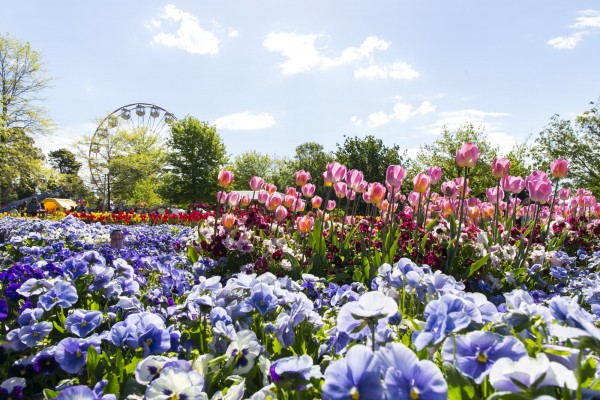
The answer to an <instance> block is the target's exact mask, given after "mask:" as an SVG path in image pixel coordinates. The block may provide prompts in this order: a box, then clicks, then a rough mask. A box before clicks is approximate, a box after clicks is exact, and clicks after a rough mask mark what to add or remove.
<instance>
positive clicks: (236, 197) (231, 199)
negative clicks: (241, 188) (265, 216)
mask: <svg viewBox="0 0 600 400" xmlns="http://www.w3.org/2000/svg"><path fill="white" fill-rule="evenodd" d="M240 198H241V196H240V194H239V193H237V192H230V193H229V194H228V195H227V203H228V204H229V205H230V206H231V207H236V206H237V205H238V203H239V202H240Z"/></svg>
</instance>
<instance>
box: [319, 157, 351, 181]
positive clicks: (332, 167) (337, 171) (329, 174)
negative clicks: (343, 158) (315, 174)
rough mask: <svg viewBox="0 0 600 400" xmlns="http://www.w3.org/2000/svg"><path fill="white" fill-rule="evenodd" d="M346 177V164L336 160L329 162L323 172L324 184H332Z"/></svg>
mask: <svg viewBox="0 0 600 400" xmlns="http://www.w3.org/2000/svg"><path fill="white" fill-rule="evenodd" d="M345 177H346V166H345V165H342V164H340V163H339V162H337V161H333V162H330V163H329V164H327V166H326V171H325V172H323V180H324V181H325V186H333V185H335V184H336V183H338V182H339V181H341V180H343V179H344V178H345Z"/></svg>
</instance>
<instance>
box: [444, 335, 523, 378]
mask: <svg viewBox="0 0 600 400" xmlns="http://www.w3.org/2000/svg"><path fill="white" fill-rule="evenodd" d="M525 355H527V349H526V348H525V345H524V344H523V343H521V342H520V341H519V340H518V339H516V338H515V337H513V336H501V335H497V334H495V333H492V332H482V331H475V332H469V333H467V334H466V335H456V336H455V337H454V338H453V339H447V340H446V341H445V342H444V345H443V347H442V358H443V359H444V361H447V362H450V363H455V364H456V367H457V368H458V370H459V371H461V372H462V373H463V374H465V375H466V376H468V377H470V378H472V379H473V380H475V382H477V383H479V384H481V383H482V382H483V380H484V378H485V377H486V376H487V375H488V374H489V372H490V369H491V368H492V365H494V363H495V362H496V361H498V360H499V359H501V358H503V357H507V358H510V359H511V360H513V361H517V360H518V359H520V358H521V357H523V356H525Z"/></svg>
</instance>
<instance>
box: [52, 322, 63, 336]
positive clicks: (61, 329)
mask: <svg viewBox="0 0 600 400" xmlns="http://www.w3.org/2000/svg"><path fill="white" fill-rule="evenodd" d="M52 325H53V326H54V329H56V330H57V331H59V332H60V333H65V328H63V327H62V326H60V325H59V324H58V323H57V322H56V321H52Z"/></svg>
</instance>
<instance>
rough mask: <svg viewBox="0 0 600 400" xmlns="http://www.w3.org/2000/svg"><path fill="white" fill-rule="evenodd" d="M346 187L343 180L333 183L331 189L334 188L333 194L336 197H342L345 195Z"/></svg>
mask: <svg viewBox="0 0 600 400" xmlns="http://www.w3.org/2000/svg"><path fill="white" fill-rule="evenodd" d="M347 189H348V185H346V183H345V182H338V183H336V184H335V185H333V190H335V195H336V196H337V197H338V199H343V198H344V197H346V190H347Z"/></svg>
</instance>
